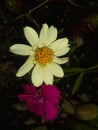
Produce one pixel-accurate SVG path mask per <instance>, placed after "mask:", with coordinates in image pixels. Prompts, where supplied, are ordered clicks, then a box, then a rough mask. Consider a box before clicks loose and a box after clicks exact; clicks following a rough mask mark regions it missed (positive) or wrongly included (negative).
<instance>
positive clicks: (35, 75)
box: [31, 64, 44, 87]
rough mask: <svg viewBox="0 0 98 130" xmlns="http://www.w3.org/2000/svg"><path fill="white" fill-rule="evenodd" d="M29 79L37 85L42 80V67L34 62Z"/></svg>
mask: <svg viewBox="0 0 98 130" xmlns="http://www.w3.org/2000/svg"><path fill="white" fill-rule="evenodd" d="M31 80H32V83H33V84H34V86H36V87H39V86H40V85H41V84H42V83H43V80H44V68H42V67H40V66H39V65H38V64H36V66H35V67H34V69H33V72H32V77H31Z"/></svg>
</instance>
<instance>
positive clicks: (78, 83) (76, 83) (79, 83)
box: [72, 71, 84, 95]
mask: <svg viewBox="0 0 98 130" xmlns="http://www.w3.org/2000/svg"><path fill="white" fill-rule="evenodd" d="M83 76H84V71H82V72H81V73H80V75H79V76H78V78H77V80H76V82H75V84H74V87H73V90H72V95H74V94H75V93H76V91H77V90H78V89H79V87H80V85H81V83H82V80H83Z"/></svg>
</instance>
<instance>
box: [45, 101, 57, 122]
mask: <svg viewBox="0 0 98 130" xmlns="http://www.w3.org/2000/svg"><path fill="white" fill-rule="evenodd" d="M43 105H44V110H45V114H44V118H45V121H52V120H54V119H55V118H56V117H57V113H58V109H57V107H54V106H53V105H52V103H51V102H50V101H47V100H46V101H44V104H43Z"/></svg>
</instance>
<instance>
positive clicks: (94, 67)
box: [87, 65, 98, 70]
mask: <svg viewBox="0 0 98 130" xmlns="http://www.w3.org/2000/svg"><path fill="white" fill-rule="evenodd" d="M97 68H98V65H94V66H91V67H89V68H87V70H93V69H97Z"/></svg>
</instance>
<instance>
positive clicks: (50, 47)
mask: <svg viewBox="0 0 98 130" xmlns="http://www.w3.org/2000/svg"><path fill="white" fill-rule="evenodd" d="M24 35H25V37H26V39H27V41H28V42H29V44H30V45H24V44H15V45H12V46H11V47H10V51H11V52H13V53H15V54H18V55H23V56H28V59H27V60H26V62H25V63H24V64H23V65H22V66H21V67H20V69H19V70H18V72H17V73H16V76H17V77H21V76H24V75H25V74H26V73H28V72H29V71H30V70H31V69H32V68H33V71H32V74H31V81H32V83H33V84H34V86H37V87H38V86H40V85H41V84H43V82H44V83H45V84H47V85H48V84H51V85H52V84H53V76H56V77H63V76H64V72H63V69H62V68H61V67H60V65H59V64H64V63H66V62H68V57H66V58H60V56H62V55H65V54H66V53H67V52H68V51H69V49H70V48H69V45H68V39H67V38H61V39H58V40H56V39H57V29H56V28H55V27H54V26H51V27H50V28H49V27H48V25H47V24H43V26H42V29H41V31H40V34H39V36H38V34H37V32H36V31H35V30H34V29H33V28H31V27H28V26H26V27H25V28H24Z"/></svg>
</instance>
